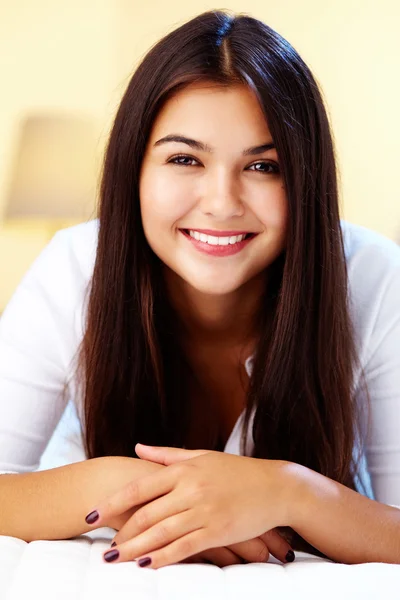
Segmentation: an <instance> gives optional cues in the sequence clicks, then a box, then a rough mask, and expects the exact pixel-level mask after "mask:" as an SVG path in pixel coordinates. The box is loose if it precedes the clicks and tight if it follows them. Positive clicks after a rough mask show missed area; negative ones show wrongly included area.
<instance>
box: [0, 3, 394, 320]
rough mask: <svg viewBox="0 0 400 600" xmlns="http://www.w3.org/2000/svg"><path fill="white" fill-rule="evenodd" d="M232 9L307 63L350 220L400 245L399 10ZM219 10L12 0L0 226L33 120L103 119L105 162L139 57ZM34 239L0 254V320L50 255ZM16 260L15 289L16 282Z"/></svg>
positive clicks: (5, 59)
mask: <svg viewBox="0 0 400 600" xmlns="http://www.w3.org/2000/svg"><path fill="white" fill-rule="evenodd" d="M222 6H223V7H224V8H230V9H232V10H234V11H237V12H247V13H250V14H251V15H252V16H255V17H258V18H260V19H262V20H263V21H265V22H266V23H267V24H268V25H270V26H271V27H273V28H274V29H276V30H277V31H278V32H279V33H281V34H282V35H283V36H285V37H286V38H287V39H288V40H289V41H290V42H291V43H292V44H293V45H294V46H295V48H296V49H297V50H298V51H299V52H300V54H301V56H302V57H303V58H304V60H305V61H306V62H307V63H308V65H309V66H310V67H311V69H312V70H313V72H314V74H315V76H316V77H317V79H318V81H319V82H320V84H321V86H322V89H323V92H324V95H325V98H326V102H327V107H328V110H329V113H330V117H331V122H332V125H333V129H334V134H335V138H336V143H337V151H338V159H339V167H340V171H341V177H342V205H343V210H342V216H343V217H344V218H346V219H348V220H350V221H352V222H356V223H359V224H361V225H364V226H366V227H370V228H372V229H375V230H377V231H379V232H381V233H383V234H384V235H387V236H388V237H391V238H392V239H396V238H397V237H400V192H399V186H398V182H397V174H398V162H399V158H400V152H399V149H400V142H399V139H400V119H399V117H398V107H399V106H400V77H399V73H400V36H399V35H398V31H399V28H400V3H398V2H397V0H380V2H379V6H378V3H377V1H376V0H336V2H327V1H324V2H321V0H302V1H301V2H299V0H279V2H275V3H266V2H264V0H246V2H244V1H243V0H240V1H232V0H231V1H226V2H225V3H224V4H223V5H222ZM217 7H218V5H215V4H214V3H211V2H201V1H199V0H197V1H196V0H194V1H192V2H190V3H188V2H184V1H183V0H171V1H170V2H165V1H164V0H154V1H153V2H138V1H137V0H84V1H82V0H69V1H68V2H66V1H65V0H53V1H52V2H49V1H48V0H35V1H34V2H32V1H31V0H19V1H18V2H12V1H11V0H9V1H8V2H6V1H5V0H3V1H2V8H1V18H0V77H1V96H0V108H1V110H0V217H1V214H2V211H3V209H4V203H5V198H6V192H7V186H8V184H9V178H10V172H11V167H12V161H13V158H14V154H15V145H16V134H17V130H18V125H19V122H20V119H21V117H22V116H23V115H24V114H26V112H27V111H31V110H34V109H63V110H67V111H76V112H80V113H84V114H86V115H88V116H90V117H92V118H93V119H94V120H95V122H96V123H97V127H98V144H97V149H96V153H97V155H98V160H99V162H100V159H101V157H102V153H103V149H104V143H105V141H106V137H107V133H108V130H109V127H110V124H111V121H112V117H113V115H114V113H115V109H116V107H117V104H118V101H119V99H120V97H121V95H122V93H123V91H124V89H125V85H126V84H127V82H128V79H129V76H130V74H131V71H132V69H133V68H134V66H135V65H136V64H137V62H138V60H139V59H140V57H141V56H142V55H143V54H144V53H145V52H146V51H147V49H148V48H149V47H150V45H151V44H153V43H154V42H155V41H156V40H157V39H159V37H161V36H162V35H164V34H165V33H167V32H168V31H170V30H172V29H173V28H174V27H176V26H177V25H179V24H181V23H183V22H184V21H185V20H186V19H188V18H190V17H192V16H194V15H195V14H198V13H200V12H202V11H203V10H207V9H210V8H217ZM94 185H95V183H94ZM94 192H95V190H94ZM3 227H6V225H4V224H3ZM1 235H2V233H1V230H0V236H1ZM3 235H4V234H3ZM18 235H21V231H19V234H18ZM27 236H29V232H27V233H26V235H25V239H24V243H23V244H22V243H19V241H18V240H19V238H18V237H17V236H14V238H13V236H11V238H12V239H13V240H14V245H13V247H12V251H11V250H10V251H7V250H5V249H4V247H3V246H4V244H3V245H2V244H1V243H0V251H1V254H0V310H1V309H2V304H4V302H5V299H6V298H8V297H9V295H10V293H11V291H12V289H13V288H14V287H15V280H16V279H18V278H19V277H20V275H22V272H23V270H24V269H26V268H27V265H28V264H29V263H30V262H31V260H33V258H34V256H35V255H36V254H37V252H38V251H39V250H38V241H37V239H38V236H37V233H35V236H34V238H35V239H34V242H33V243H32V247H31V249H29V243H28V244H27V243H26V240H27V239H28V237H27ZM8 238H10V236H9V235H8ZM43 239H47V238H46V236H44V238H43ZM3 242H4V240H3ZM7 243H11V242H7ZM43 243H44V242H43ZM18 253H20V255H18ZM22 255H23V256H22ZM6 257H7V269H6V270H4V261H5V260H6ZM13 260H14V261H15V269H14V271H13V272H14V280H13V281H12V282H11V281H10V278H9V276H8V275H7V273H10V271H11V270H12V263H11V262H10V261H13ZM2 264H3V271H1V265H2ZM18 265H19V266H18ZM21 265H22V266H21ZM18 269H20V272H19V271H18ZM15 273H16V274H15Z"/></svg>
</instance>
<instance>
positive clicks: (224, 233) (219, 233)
mask: <svg viewBox="0 0 400 600" xmlns="http://www.w3.org/2000/svg"><path fill="white" fill-rule="evenodd" d="M190 229H191V230H192V231H198V232H199V233H205V234H206V235H214V236H215V237H225V236H227V237H228V236H231V235H242V234H243V233H246V234H247V233H254V231H243V229H242V230H241V231H233V230H232V231H220V230H219V229H193V228H191V227H185V229H181V230H180V231H189V230H190Z"/></svg>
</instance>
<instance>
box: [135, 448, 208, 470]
mask: <svg viewBox="0 0 400 600" xmlns="http://www.w3.org/2000/svg"><path fill="white" fill-rule="evenodd" d="M135 452H136V454H137V455H138V456H140V457H143V458H147V459H149V460H151V461H153V462H157V463H160V464H162V465H172V464H173V463H176V462H181V461H183V460H189V459H190V458H196V456H200V455H201V454H209V453H210V452H211V450H186V449H185V448H169V447H167V446H145V445H144V444H136V446H135Z"/></svg>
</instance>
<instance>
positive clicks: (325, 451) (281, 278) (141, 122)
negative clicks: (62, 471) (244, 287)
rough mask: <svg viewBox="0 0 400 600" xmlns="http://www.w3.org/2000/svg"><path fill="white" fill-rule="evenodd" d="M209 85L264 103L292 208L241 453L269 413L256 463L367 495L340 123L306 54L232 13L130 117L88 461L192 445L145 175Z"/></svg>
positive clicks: (162, 46)
mask: <svg viewBox="0 0 400 600" xmlns="http://www.w3.org/2000/svg"><path fill="white" fill-rule="evenodd" d="M198 82H211V83H213V84H219V85H221V86H231V85H235V84H245V85H247V86H250V88H251V89H252V90H253V91H254V93H255V94H256V95H257V98H258V100H259V103H260V106H261V109H262V111H263V113H264V115H265V116H266V118H267V120H268V126H269V129H270V132H271V134H272V138H273V140H274V143H275V146H276V150H277V153H278V156H279V161H280V165H281V173H282V177H283V181H284V185H285V189H286V196H287V202H288V209H289V216H288V230H287V243H286V246H285V249H284V251H283V252H282V254H281V255H280V256H279V257H278V258H277V259H276V260H275V261H274V263H273V264H271V265H270V266H269V267H268V269H269V277H268V286H267V287H268V289H266V291H265V302H264V304H263V309H262V312H261V314H260V315H259V331H260V337H259V342H258V345H257V348H256V352H255V357H254V369H253V373H252V376H251V380H250V383H249V390H248V397H247V408H246V413H245V425H244V428H243V436H242V440H241V451H242V453H243V454H245V453H246V450H245V448H246V437H245V436H246V430H247V426H248V422H249V418H250V415H251V411H252V408H253V407H256V412H255V418H254V426H253V437H254V444H255V447H254V452H253V454H252V456H254V457H256V458H269V459H281V460H287V461H292V462H296V463H299V464H301V465H305V466H307V467H309V468H310V469H313V470H315V471H317V472H319V473H322V474H323V475H325V476H327V477H330V478H331V479H334V480H336V481H338V482H340V483H342V484H344V485H346V486H349V487H351V488H352V489H355V486H354V476H355V474H356V472H357V469H358V460H359V458H360V456H361V453H360V455H359V456H358V459H357V460H354V455H353V449H354V443H355V440H356V436H357V432H358V423H359V418H358V413H357V406H356V404H355V401H354V384H355V382H354V373H355V371H356V365H357V363H358V358H357V353H356V346H355V341H354V338H355V336H354V332H353V329H352V323H351V319H350V311H349V297H348V281H347V269H346V261H345V251H344V242H343V238H342V231H341V223H340V217H339V207H338V189H337V172H336V164H335V152H334V145H333V140H332V135H331V132H330V126H329V121H328V117H327V113H326V110H325V108H324V102H323V99H322V94H321V92H320V91H319V86H318V84H317V82H316V80H315V78H314V77H313V75H312V74H311V72H310V70H309V68H308V67H307V65H306V64H305V63H304V62H303V60H302V59H301V57H300V56H299V54H298V53H297V52H296V50H295V49H294V48H293V47H292V46H291V45H290V44H289V43H288V42H287V41H286V40H285V39H284V38H283V37H281V36H280V35H279V34H278V33H277V32H275V31H274V30H273V29H271V28H270V27H268V26H267V25H266V24H264V23H263V22H261V21H259V20H257V19H255V18H252V17H250V16H247V15H244V14H240V15H233V14H231V12H230V11H217V10H212V11H209V12H205V13H203V14H201V15H199V16H197V17H195V18H193V19H192V20H190V21H189V22H187V23H185V24H183V25H182V26H180V27H178V28H177V29H175V30H174V31H172V32H171V33H169V34H168V35H166V36H165V37H164V38H163V39H161V41H159V42H158V43H157V44H156V45H154V47H152V48H151V49H150V51H149V52H148V54H147V55H146V56H145V58H144V59H143V60H142V62H141V63H140V65H139V66H138V68H137V69H136V71H135V73H134V74H133V76H132V78H131V80H130V82H129V84H128V87H127V89H126V92H125V94H124V96H123V98H122V101H121V104H120V106H119V109H118V111H117V114H116V117H115V121H114V124H113V127H112V130H111V134H110V138H109V141H108V146H107V149H106V153H105V159H104V165H103V172H102V178H101V184H100V203H99V215H98V216H99V236H98V247H97V255H96V261H95V266H94V272H93V277H92V279H91V286H90V290H88V292H90V293H88V303H87V321H86V329H85V335H84V338H83V340H82V344H81V347H80V349H79V371H80V380H81V382H82V384H83V398H84V412H85V436H84V439H85V448H86V453H87V456H88V458H94V457H99V456H104V455H118V456H131V457H136V454H135V451H134V448H135V444H136V443H137V442H141V443H144V444H150V445H165V446H176V447H182V446H183V445H184V440H185V431H186V427H187V418H188V415H189V412H188V397H187V392H186V385H185V382H186V381H187V379H186V375H185V374H186V370H187V364H186V362H185V356H184V353H183V352H182V349H181V347H180V344H179V343H178V339H177V335H176V331H177V327H178V324H177V322H176V320H175V315H174V313H173V311H172V309H171V306H170V304H169V302H168V295H167V293H166V289H165V287H164V281H163V277H162V274H161V273H162V271H161V264H160V263H161V261H160V259H159V258H158V257H157V256H156V255H155V253H154V252H153V251H152V249H151V248H150V246H149V244H148V243H147V240H146V238H145V235H144V231H143V226H142V222H141V215H140V203H139V177H140V169H141V164H142V159H143V156H144V153H145V148H146V144H147V141H148V139H149V136H150V131H151V127H152V124H153V122H154V120H155V118H156V116H157V114H158V112H159V111H160V109H161V107H162V106H163V105H164V104H165V102H166V101H167V100H168V99H169V98H171V96H172V94H175V93H176V92H178V91H179V90H182V89H184V87H185V86H187V85H189V84H191V83H198ZM212 419H213V416H212V415H211V414H210V420H212ZM210 449H215V448H212V447H211V448H210Z"/></svg>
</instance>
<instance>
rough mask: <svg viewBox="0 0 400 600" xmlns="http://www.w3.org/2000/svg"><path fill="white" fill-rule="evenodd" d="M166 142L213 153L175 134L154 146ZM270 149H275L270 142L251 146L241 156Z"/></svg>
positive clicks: (208, 147)
mask: <svg viewBox="0 0 400 600" xmlns="http://www.w3.org/2000/svg"><path fill="white" fill-rule="evenodd" d="M168 142H180V143H183V144H187V145H188V146H190V147H191V148H194V149H195V150H201V151H202V152H214V148H212V147H211V146H208V145H207V144H203V142H199V141H197V140H193V139H192V138H188V137H186V136H184V135H179V134H175V133H172V134H170V135H166V136H165V137H163V138H161V139H159V140H157V141H156V142H155V144H154V146H161V144H167V143H168ZM272 148H275V144H274V143H273V142H270V143H268V144H261V146H252V147H251V148H246V150H243V156H249V155H251V156H252V155H254V154H261V153H262V152H267V150H271V149H272Z"/></svg>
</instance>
